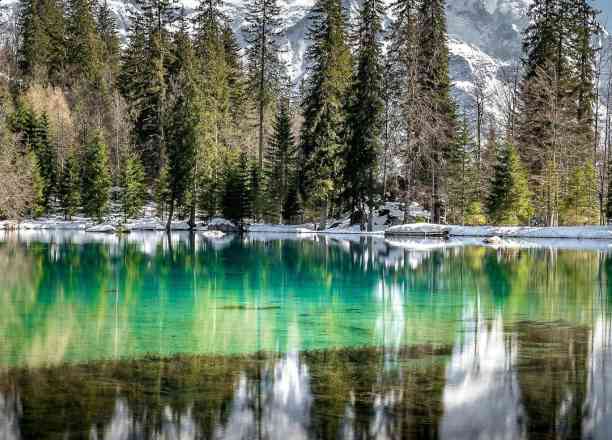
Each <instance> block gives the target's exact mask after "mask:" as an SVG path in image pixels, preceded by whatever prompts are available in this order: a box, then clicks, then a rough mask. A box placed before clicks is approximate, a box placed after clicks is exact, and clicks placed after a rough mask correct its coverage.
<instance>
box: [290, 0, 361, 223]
mask: <svg viewBox="0 0 612 440" xmlns="http://www.w3.org/2000/svg"><path fill="white" fill-rule="evenodd" d="M311 14H312V19H311V20H312V21H311V23H312V25H311V28H310V29H309V34H308V37H309V39H310V40H311V46H310V47H309V48H308V51H307V54H306V55H307V60H308V65H309V66H310V67H309V75H308V79H307V83H306V85H305V91H304V99H303V104H302V113H303V117H304V123H303V125H302V132H301V136H300V137H301V143H300V150H301V159H300V160H302V161H303V162H304V165H303V166H302V168H301V172H300V177H299V182H300V192H301V194H302V195H303V197H304V199H306V200H307V201H308V203H309V205H310V206H312V207H314V208H317V209H319V210H320V213H321V220H320V222H321V226H323V227H324V224H325V223H326V221H327V215H328V211H329V207H330V203H331V202H332V201H333V200H334V199H335V198H336V197H337V195H338V193H339V189H340V188H339V185H337V181H338V180H339V179H340V177H341V176H340V172H341V171H340V164H339V158H340V152H341V150H342V146H343V129H344V122H345V112H344V110H345V105H346V99H347V94H348V93H347V91H348V89H349V86H350V84H351V75H352V61H351V54H350V50H349V48H348V45H347V43H346V31H345V23H344V21H345V20H344V15H343V12H342V6H341V3H340V1H339V0H318V1H317V3H316V4H315V6H314V7H313V9H312V11H311Z"/></svg>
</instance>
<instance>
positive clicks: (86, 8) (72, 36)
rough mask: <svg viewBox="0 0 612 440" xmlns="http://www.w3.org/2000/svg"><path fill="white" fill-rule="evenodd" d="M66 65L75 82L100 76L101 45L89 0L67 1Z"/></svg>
mask: <svg viewBox="0 0 612 440" xmlns="http://www.w3.org/2000/svg"><path fill="white" fill-rule="evenodd" d="M66 30H67V39H66V41H67V45H66V63H67V64H68V66H69V69H70V71H71V73H72V75H73V77H72V78H73V79H74V80H75V81H77V80H80V79H87V80H89V81H97V80H99V79H100V76H101V50H102V43H101V41H100V38H99V35H98V29H97V26H96V21H95V18H94V10H93V6H92V3H91V1H90V0H69V1H68V14H67V19H66Z"/></svg>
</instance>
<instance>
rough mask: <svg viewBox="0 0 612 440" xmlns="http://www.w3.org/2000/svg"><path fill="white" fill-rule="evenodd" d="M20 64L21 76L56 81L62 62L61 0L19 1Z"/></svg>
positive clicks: (62, 24) (62, 66) (63, 33)
mask: <svg viewBox="0 0 612 440" xmlns="http://www.w3.org/2000/svg"><path fill="white" fill-rule="evenodd" d="M18 15H19V16H18V22H19V23H18V26H19V36H20V45H19V47H18V51H19V54H18V59H19V67H20V69H21V72H22V73H23V74H24V76H25V77H26V78H28V79H33V78H35V77H36V76H37V75H39V74H41V73H42V74H43V75H44V76H43V78H41V79H43V80H46V79H50V80H52V81H58V80H59V79H60V78H61V73H62V71H63V68H64V63H65V54H64V52H65V43H66V41H65V35H66V32H65V22H64V7H63V2H62V1H60V0H21V3H20V8H19V14H18Z"/></svg>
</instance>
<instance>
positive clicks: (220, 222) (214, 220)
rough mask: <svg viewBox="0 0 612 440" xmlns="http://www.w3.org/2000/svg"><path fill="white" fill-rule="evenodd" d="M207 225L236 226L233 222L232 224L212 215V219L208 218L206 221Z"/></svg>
mask: <svg viewBox="0 0 612 440" xmlns="http://www.w3.org/2000/svg"><path fill="white" fill-rule="evenodd" d="M208 226H209V227H210V226H232V227H236V225H235V224H233V223H232V222H231V221H229V220H227V219H224V218H222V217H214V218H212V219H210V221H209V222H208Z"/></svg>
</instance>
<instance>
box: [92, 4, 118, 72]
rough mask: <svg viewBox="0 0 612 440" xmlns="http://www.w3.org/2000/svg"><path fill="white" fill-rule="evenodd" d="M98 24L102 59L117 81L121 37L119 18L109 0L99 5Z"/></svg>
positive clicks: (97, 12)
mask: <svg viewBox="0 0 612 440" xmlns="http://www.w3.org/2000/svg"><path fill="white" fill-rule="evenodd" d="M96 26H97V29H98V36H99V39H100V43H101V50H100V57H101V60H102V61H103V62H104V64H105V65H106V66H107V68H108V69H110V72H111V75H112V77H113V78H112V80H113V81H116V76H118V74H119V62H120V56H121V39H120V36H119V26H118V24H117V18H116V16H115V13H114V12H113V10H112V8H111V7H110V5H109V4H108V0H103V1H102V2H101V3H100V4H99V6H98V7H97V11H96Z"/></svg>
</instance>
